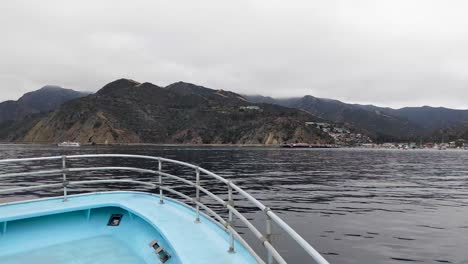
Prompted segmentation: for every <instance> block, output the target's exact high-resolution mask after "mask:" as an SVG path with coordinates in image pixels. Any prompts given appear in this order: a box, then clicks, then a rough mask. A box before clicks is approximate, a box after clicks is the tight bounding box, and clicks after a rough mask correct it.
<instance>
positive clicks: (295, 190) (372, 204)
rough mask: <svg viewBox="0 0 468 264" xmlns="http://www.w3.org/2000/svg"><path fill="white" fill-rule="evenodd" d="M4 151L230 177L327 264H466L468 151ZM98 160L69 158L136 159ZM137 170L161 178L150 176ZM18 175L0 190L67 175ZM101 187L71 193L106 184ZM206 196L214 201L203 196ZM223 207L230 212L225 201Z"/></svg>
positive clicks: (278, 236) (297, 253) (283, 243)
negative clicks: (187, 166)
mask: <svg viewBox="0 0 468 264" xmlns="http://www.w3.org/2000/svg"><path fill="white" fill-rule="evenodd" d="M0 150H1V152H0V153H1V154H0V158H2V159H3V158H20V157H33V156H51V155H61V154H72V153H82V154H85V153H86V154H88V153H125V154H144V155H153V156H162V157H167V158H173V159H177V160H182V161H186V162H189V163H194V164H198V165H200V166H202V167H204V168H206V169H208V170H211V171H213V172H216V173H218V174H220V175H221V176H223V177H226V178H230V179H232V180H233V181H234V182H235V183H237V184H238V185H239V186H240V187H242V188H244V189H245V190H247V191H248V192H249V193H251V194H252V195H253V196H255V197H256V198H258V199H259V200H261V201H262V202H263V203H264V204H265V205H267V206H268V207H271V208H272V209H273V210H274V211H275V212H277V213H278V214H280V216H281V217H282V218H283V219H284V220H285V221H286V222H287V223H288V224H290V225H291V226H292V227H293V228H294V229H296V231H298V233H299V234H301V235H302V236H303V237H304V238H305V239H306V240H307V241H309V242H310V243H311V244H312V245H313V246H314V247H315V248H316V249H317V250H318V251H320V252H321V253H322V254H323V255H324V257H325V258H327V259H328V260H329V261H330V262H331V263H345V264H350V263H411V262H416V263H468V253H467V252H466V245H467V244H468V221H467V218H468V206H467V205H468V191H467V187H468V184H467V171H468V166H467V165H466V164H468V163H467V162H468V151H437V150H409V151H400V150H367V149H279V148H230V147H183V146H174V147H168V146H108V147H107V146H106V147H103V146H100V147H91V146H89V147H81V148H76V149H60V148H57V147H54V146H19V145H3V146H0ZM100 161H101V162H100V163H96V164H94V163H93V162H87V161H76V162H75V161H73V162H70V164H69V165H70V166H72V167H73V166H75V167H77V166H84V165H86V166H90V165H93V164H94V165H97V164H99V165H103V164H107V165H114V166H130V165H132V166H136V165H135V162H136V161H134V160H112V161H109V160H105V159H103V160H100ZM39 165H40V164H38V163H27V164H23V165H22V166H5V165H2V166H1V167H0V169H1V170H2V171H6V170H9V171H11V170H12V171H21V170H25V169H35V168H38V166H39ZM59 165H60V164H58V162H55V163H54V164H52V165H49V166H48V167H49V168H52V167H54V168H57V167H59ZM138 166H143V167H150V168H154V167H155V164H149V163H145V162H142V161H138ZM163 169H166V170H168V171H171V172H174V173H178V175H184V176H185V177H188V178H189V179H193V172H191V171H187V170H181V169H175V168H173V167H164V166H163ZM120 175H122V173H120ZM103 177H106V178H107V177H111V173H108V172H105V173H103V172H101V173H99V174H85V175H70V178H71V180H77V179H78V178H80V179H84V178H86V179H94V178H101V179H102V178H103ZM135 177H138V178H139V179H141V180H146V181H156V178H155V177H154V176H148V175H135ZM207 179H208V178H204V180H203V183H202V185H203V186H206V187H209V186H210V181H208V180H207ZM19 180H20V179H11V178H8V179H2V182H1V184H0V186H1V187H0V188H5V187H12V186H19V185H31V184H34V183H35V182H44V183H45V182H47V183H51V182H58V181H60V180H61V179H60V177H58V176H54V177H34V176H31V177H26V178H23V180H24V181H22V182H19ZM19 183H20V184H19ZM168 183H170V182H168ZM178 185H179V184H178ZM93 187H94V186H93ZM102 187H103V186H100V187H99V188H96V187H94V189H92V188H86V189H84V188H83V189H75V190H76V191H84V190H88V191H89V190H106V189H107V188H102ZM107 187H110V188H114V189H115V188H124V187H128V186H121V185H120V186H119V185H108V186H107ZM208 189H210V188H208ZM214 189H215V190H216V192H217V193H225V188H224V187H223V186H221V185H215V186H214ZM139 190H144V189H142V188H139ZM179 190H182V191H185V192H186V193H188V194H193V190H191V189H190V188H183V187H179ZM153 191H155V192H156V190H153ZM51 194H55V195H59V194H60V191H58V192H52V193H51V192H49V191H43V190H42V191H34V192H29V193H16V194H13V195H4V194H2V195H1V196H0V202H5V201H10V200H18V199H24V198H34V197H43V196H46V195H51ZM204 201H206V202H208V201H209V200H208V199H207V198H204ZM236 205H237V206H240V208H242V211H244V212H246V213H247V214H248V215H249V218H252V219H253V218H255V224H256V226H257V227H258V228H259V230H261V231H263V230H264V228H263V225H262V224H263V215H262V213H259V212H254V210H253V209H254V208H253V207H252V206H251V205H249V204H248V203H245V202H243V201H241V200H239V201H236ZM217 211H218V212H221V213H223V212H224V210H223V209H222V208H218V210H217ZM238 224H239V223H238ZM242 231H243V232H244V233H245V234H246V235H247V238H248V240H249V241H254V239H253V238H252V237H251V236H249V235H248V234H249V231H248V230H247V229H242ZM274 231H275V235H274V243H275V244H276V245H278V246H279V248H280V249H281V250H280V253H282V254H284V255H285V257H286V260H288V261H290V263H306V262H305V256H304V255H302V254H301V250H300V249H299V246H297V245H296V244H295V243H294V242H292V241H290V240H288V239H286V238H285V237H284V235H283V234H282V233H281V232H279V231H278V228H275V229H274ZM253 244H254V246H255V247H257V246H256V244H255V243H253ZM257 244H258V243H257Z"/></svg>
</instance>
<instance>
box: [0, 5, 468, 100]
mask: <svg viewBox="0 0 468 264" xmlns="http://www.w3.org/2000/svg"><path fill="white" fill-rule="evenodd" d="M467 10H468V1H465V0H463V1H457V0H450V1H447V0H440V1H433V0H381V1H379V0H368V1H360V0H352V1H351V0H343V1H334V0H322V1H315V0H304V1H300V0H297V1H296V0H291V1H284V0H263V1H261V0H235V1H232V0H231V1H223V0H210V1H204V0H197V1H193V0H186V1H178V0H146V1H144V0H126V1H119V0H99V1H97V0H80V1H67V0H41V1H37V0H30V1H21V0H15V1H2V2H1V3H0V11H1V13H2V14H1V16H0V32H1V34H2V37H1V41H0V80H1V86H0V91H1V94H0V100H6V99H17V98H18V97H19V96H20V95H21V94H23V93H25V92H27V91H31V90H35V89H38V88H40V87H41V86H44V85H46V84H55V85H60V86H64V87H67V88H72V89H76V90H86V91H96V90H97V89H99V88H100V87H102V86H103V85H105V84H106V83H108V82H110V81H113V80H115V79H118V78H122V77H125V78H131V79H134V80H137V81H142V82H143V81H148V82H152V83H154V84H157V85H161V86H165V85H168V84H170V83H173V82H176V81H180V80H182V81H187V82H192V83H196V84H200V85H204V86H207V87H211V88H216V89H225V90H232V91H235V92H239V93H248V94H263V95H269V96H275V97H290V96H302V95H306V94H310V95H314V96H318V97H326V98H335V99H339V100H343V101H346V102H355V103H372V104H377V105H382V106H392V107H400V106H406V105H410V106H418V105H433V106H440V105H443V106H447V107H453V108H468V15H467Z"/></svg>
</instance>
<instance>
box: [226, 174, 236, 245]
mask: <svg viewBox="0 0 468 264" xmlns="http://www.w3.org/2000/svg"><path fill="white" fill-rule="evenodd" d="M227 185H228V205H230V206H232V207H234V199H233V197H232V186H231V182H230V181H229V182H228V184H227ZM228 210H229V220H228V224H229V227H230V229H229V235H230V238H229V250H228V252H229V253H235V249H234V233H233V232H232V230H231V229H232V228H234V225H233V223H234V221H233V218H232V214H233V213H232V211H231V209H230V208H229V207H228Z"/></svg>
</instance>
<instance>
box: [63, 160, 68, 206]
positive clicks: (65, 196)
mask: <svg viewBox="0 0 468 264" xmlns="http://www.w3.org/2000/svg"><path fill="white" fill-rule="evenodd" d="M66 160H67V157H66V156H62V177H63V179H62V185H63V201H64V202H66V201H67V199H68V197H67V185H68V181H67V173H66V172H65V170H66V169H67V164H66Z"/></svg>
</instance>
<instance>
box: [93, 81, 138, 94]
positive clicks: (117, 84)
mask: <svg viewBox="0 0 468 264" xmlns="http://www.w3.org/2000/svg"><path fill="white" fill-rule="evenodd" d="M136 85H140V83H139V82H137V81H134V80H131V79H125V78H121V79H118V80H115V81H113V82H110V83H108V84H106V85H104V87H102V88H101V89H100V90H99V91H97V92H96V94H97V95H108V94H111V93H114V92H118V91H122V90H125V89H128V88H131V87H135V86H136Z"/></svg>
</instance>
